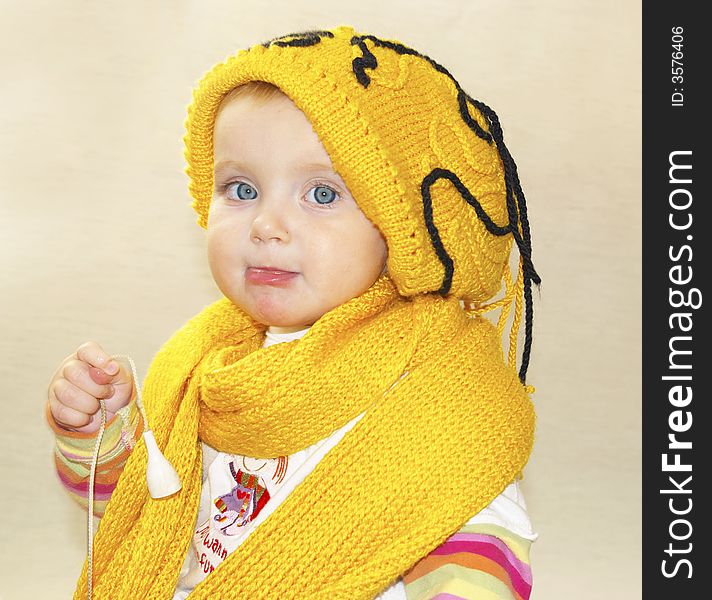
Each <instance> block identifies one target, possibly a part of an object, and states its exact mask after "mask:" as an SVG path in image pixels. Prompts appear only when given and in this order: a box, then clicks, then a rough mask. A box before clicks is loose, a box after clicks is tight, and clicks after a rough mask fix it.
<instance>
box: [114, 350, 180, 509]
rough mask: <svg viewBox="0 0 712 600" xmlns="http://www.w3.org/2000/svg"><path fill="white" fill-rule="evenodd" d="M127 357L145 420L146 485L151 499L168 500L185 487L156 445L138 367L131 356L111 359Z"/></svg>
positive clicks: (139, 406) (121, 355) (118, 355)
mask: <svg viewBox="0 0 712 600" xmlns="http://www.w3.org/2000/svg"><path fill="white" fill-rule="evenodd" d="M121 357H125V358H127V359H128V360H129V362H130V363H131V371H132V373H133V378H134V386H135V390H136V405H137V406H138V409H139V411H140V413H141V417H142V418H143V440H144V442H145V443H146V451H147V452H148V463H147V464H146V483H147V484H148V491H149V493H150V494H151V498H154V499H158V498H166V497H167V496H171V495H173V494H175V493H176V492H177V491H178V490H180V489H181V487H183V486H182V485H181V483H180V477H178V473H176V470H175V469H174V468H173V465H172V464H171V463H170V462H168V459H167V458H166V457H165V456H163V453H162V452H161V449H160V448H159V447H158V444H157V443H156V438H155V437H154V436H153V431H151V428H150V426H149V424H148V417H147V416H146V411H145V410H144V408H143V401H142V400H141V389H140V387H139V385H138V375H137V374H136V365H134V362H133V360H131V357H130V356H127V355H126V354H115V355H113V356H112V357H111V358H121Z"/></svg>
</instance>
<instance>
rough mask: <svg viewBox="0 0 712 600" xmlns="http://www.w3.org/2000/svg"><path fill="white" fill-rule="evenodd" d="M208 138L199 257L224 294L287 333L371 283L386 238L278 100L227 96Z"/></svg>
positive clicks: (300, 118)
mask: <svg viewBox="0 0 712 600" xmlns="http://www.w3.org/2000/svg"><path fill="white" fill-rule="evenodd" d="M213 141H214V152H215V161H214V165H215V191H214V194H213V198H212V201H211V206H210V213H209V218H208V259H209V262H210V269H211V271H212V274H213V278H214V279H215V282H216V283H217V284H218V287H219V288H220V290H221V291H222V292H223V294H225V296H226V297H227V298H229V299H230V300H231V301H232V302H233V303H234V304H236V305H237V306H239V307H240V308H242V309H243V310H245V311H246V312H247V313H248V314H250V315H251V316H252V317H253V318H254V319H255V320H256V321H259V322H261V323H263V324H265V325H270V326H273V327H274V328H281V330H284V331H288V330H290V329H299V328H302V327H306V326H308V325H312V324H313V323H314V322H315V321H316V320H317V319H319V317H321V316H322V315H323V314H324V313H326V312H328V311H329V310H331V309H332V308H334V307H336V306H339V305H340V304H343V303H344V302H346V301H347V300H350V299H351V298H354V297H355V296H358V295H360V294H362V293H363V292H364V291H366V290H367V289H368V288H369V287H370V286H371V285H372V284H373V283H374V282H375V281H376V279H377V278H378V277H379V275H380V274H381V273H382V272H383V269H384V265H385V260H386V256H387V246H386V242H385V240H384V239H383V236H382V235H381V233H380V232H379V231H378V229H377V228H376V226H375V225H373V223H371V221H369V220H368V219H367V218H366V216H365V215H364V214H363V213H362V212H361V210H360V209H359V207H358V205H357V204H356V201H355V200H354V198H353V197H352V196H351V194H350V193H349V190H348V189H347V187H346V185H345V183H344V181H343V180H342V179H341V177H340V176H339V175H338V174H337V173H336V172H335V171H334V168H333V166H332V164H331V160H330V158H329V155H328V154H327V152H326V150H325V149H324V147H323V145H322V144H321V141H320V140H319V138H318V136H317V134H316V133H315V132H314V130H313V129H312V126H311V124H310V123H309V121H308V120H307V118H306V116H305V115H304V113H302V112H301V111H300V110H299V109H298V108H297V107H296V105H294V103H293V102H292V101H291V100H290V99H289V98H288V97H286V96H278V97H277V98H275V99H271V100H269V101H267V102H255V101H254V100H253V99H251V98H249V97H242V98H237V99H233V100H231V101H230V102H229V103H228V104H227V105H225V106H224V107H223V109H222V111H221V113H220V114H219V116H218V118H217V120H216V122H215V129H214V140H213ZM266 268H269V270H267V269H266ZM273 269H278V270H279V272H273V271H272V270H273ZM278 330H279V329H278Z"/></svg>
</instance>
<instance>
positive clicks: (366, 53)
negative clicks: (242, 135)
mask: <svg viewBox="0 0 712 600" xmlns="http://www.w3.org/2000/svg"><path fill="white" fill-rule="evenodd" d="M365 40H371V41H372V42H373V43H374V44H375V45H376V46H380V47H384V48H389V49H390V50H393V51H395V52H397V53H398V54H409V55H412V56H418V57H420V58H422V59H423V60H426V61H427V62H428V63H429V64H430V65H431V66H432V67H433V68H434V69H435V70H436V71H438V72H440V73H443V74H444V75H447V77H449V78H450V80H451V81H452V82H453V84H454V85H455V88H456V89H457V103H458V109H459V112H460V116H461V117H462V119H463V121H464V122H465V123H466V124H467V126H468V127H469V128H470V129H471V130H472V131H473V132H474V133H475V134H476V135H477V137H479V138H481V139H483V140H485V141H486V142H487V143H488V144H492V142H493V141H494V143H495V146H496V148H497V152H498V154H499V157H500V159H501V161H502V164H503V166H504V180H505V187H506V194H507V214H508V216H509V223H508V224H507V225H504V226H502V225H497V224H496V223H495V222H494V221H493V220H492V218H491V217H490V216H489V215H488V214H487V213H486V211H485V210H484V209H483V208H482V205H481V204H480V203H479V201H478V200H477V199H476V198H475V196H474V195H473V194H472V193H471V192H470V190H469V189H468V188H467V186H465V184H463V183H462V181H460V178H459V177H458V176H457V175H456V174H455V173H453V172H452V171H449V170H447V169H441V168H436V169H433V170H432V171H431V172H430V173H428V175H426V176H425V177H424V178H423V181H422V183H421V186H420V191H421V196H422V200H423V216H424V218H425V225H426V228H427V230H428V234H429V235H430V242H431V244H432V246H433V249H434V250H435V253H436V254H437V256H438V259H439V260H440V262H441V264H442V265H443V267H444V269H445V275H444V277H443V282H442V285H441V286H440V289H439V290H438V293H439V294H441V295H446V294H447V293H448V292H449V291H450V287H451V285H452V276H453V272H454V263H453V261H452V258H450V255H449V254H448V253H447V250H446V249H445V246H444V245H443V243H442V240H441V238H440V233H439V232H438V228H437V226H436V225H435V222H434V221H433V206H432V199H431V197H430V188H431V186H432V185H433V184H434V183H435V182H437V181H438V180H439V179H447V180H448V181H450V182H451V183H452V184H453V185H454V186H455V189H457V191H458V192H459V193H460V195H461V196H462V198H463V199H464V200H465V201H466V202H467V203H468V204H469V205H470V206H472V207H473V208H474V209H475V212H476V213H477V217H478V218H479V219H480V221H482V223H484V225H485V227H486V228H487V231H489V232H490V233H491V234H493V235H497V236H502V235H507V234H509V233H511V234H512V236H513V237H514V240H515V242H516V243H517V247H518V249H519V254H520V255H521V257H522V263H523V264H522V275H523V277H524V300H525V317H526V318H525V325H524V332H525V338H524V349H523V351H522V365H521V367H520V370H519V379H520V381H521V382H522V383H526V374H527V369H528V368H529V356H530V354H531V346H532V328H533V321H534V307H533V301H532V290H531V284H532V282H534V283H535V284H536V285H537V286H539V285H540V284H541V278H540V277H539V275H538V273H537V272H536V270H535V269H534V263H533V262H532V244H531V232H530V229H529V219H528V217H527V206H526V199H525V198H524V192H523V191H522V188H521V185H520V182H519V176H518V175H517V165H516V163H515V162H514V159H513V158H512V155H511V154H510V153H509V150H508V149H507V146H506V145H505V143H504V136H503V133H502V128H501V126H500V124H499V117H497V113H495V112H494V110H492V109H491V108H490V107H489V106H487V105H486V104H485V103H484V102H481V101H479V100H475V99H473V98H471V97H470V95H469V94H467V92H465V91H464V90H463V89H462V88H461V87H460V84H459V83H458V82H457V80H456V79H455V78H454V77H453V76H452V75H451V74H450V72H449V71H448V70H447V69H446V68H445V67H443V66H442V65H440V64H438V63H437V62H436V61H434V60H433V59H432V58H430V57H429V56H426V55H424V54H421V53H419V52H418V51H416V50H414V49H412V48H408V47H407V46H404V45H403V44H400V43H396V42H391V41H388V40H381V39H379V38H377V37H376V36H373V35H356V36H353V37H352V38H351V44H352V45H357V46H358V47H359V49H360V50H361V52H362V53H363V56H357V57H356V58H354V59H353V61H352V69H353V72H354V75H355V76H356V80H357V81H358V82H359V83H360V84H361V85H362V86H363V87H364V88H368V86H369V84H370V83H371V78H370V77H369V76H368V73H366V69H370V70H373V69H376V68H377V67H378V61H377V59H376V57H375V55H374V54H373V53H372V52H371V51H370V50H369V48H368V46H367V45H366V42H365ZM470 104H471V105H473V106H474V107H475V108H477V109H478V110H479V111H480V112H481V113H482V114H483V115H484V117H485V119H486V120H487V122H488V123H489V129H490V131H489V132H487V131H485V130H484V129H482V127H481V126H480V124H479V123H478V122H477V121H476V120H475V119H473V118H472V115H470V112H469V109H468V105H470ZM520 224H521V228H522V232H521V234H520V233H519V226H520Z"/></svg>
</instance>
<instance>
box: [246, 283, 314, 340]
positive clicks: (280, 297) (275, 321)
mask: <svg viewBox="0 0 712 600" xmlns="http://www.w3.org/2000/svg"><path fill="white" fill-rule="evenodd" d="M265 287H266V286H265ZM301 300H303V297H301V298H300V297H299V296H296V297H295V296H294V295H291V294H286V293H283V291H282V292H280V291H279V290H265V291H260V292H258V293H255V294H249V296H248V298H247V299H246V301H242V302H235V304H236V305H237V306H238V307H240V308H241V309H242V310H244V311H245V312H246V313H247V314H248V315H250V316H251V317H252V319H254V320H255V321H257V322H258V323H261V324H262V325H265V326H266V327H278V328H283V329H293V330H297V329H303V328H304V327H308V326H309V325H311V324H312V323H314V321H315V320H316V318H318V317H316V318H315V317H314V316H313V314H312V312H311V311H310V310H308V307H306V306H304V305H301V306H300V301H301Z"/></svg>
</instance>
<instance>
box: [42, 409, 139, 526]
mask: <svg viewBox="0 0 712 600" xmlns="http://www.w3.org/2000/svg"><path fill="white" fill-rule="evenodd" d="M46 417H47V422H48V423H49V426H50V427H51V428H52V431H54V434H55V440H56V441H55V446H54V465H55V469H56V471H57V477H58V478H59V481H60V482H61V483H62V486H63V487H64V489H66V490H67V492H68V493H69V495H70V496H71V498H72V499H73V500H75V501H76V502H77V503H79V505H80V506H82V507H84V508H85V509H86V508H87V505H88V496H89V472H90V469H91V462H92V456H93V454H94V445H95V444H96V435H97V434H96V433H80V432H77V431H68V430H66V429H64V428H62V427H60V426H59V425H58V424H57V423H56V422H55V421H54V419H53V417H52V413H51V412H50V410H49V405H48V406H47V409H46ZM142 430H143V422H142V420H141V418H140V413H139V411H138V407H137V406H136V401H135V399H134V400H133V401H132V402H130V403H129V404H127V405H126V406H124V407H123V408H121V409H119V410H118V411H117V412H116V414H115V415H114V416H113V417H112V418H111V420H109V421H108V422H107V424H106V429H105V431H104V435H103V437H102V440H101V446H100V448H99V459H98V461H97V466H96V476H95V478H94V514H95V515H96V516H97V517H101V516H102V515H103V514H104V510H105V509H106V505H107V504H108V502H109V498H110V497H111V493H112V492H113V491H114V488H115V487H116V482H117V481H118V480H119V476H120V475H121V472H122V471H123V468H124V465H125V464H126V461H127V460H128V457H129V455H130V454H131V450H133V447H134V446H135V444H136V440H137V439H138V436H139V435H141V432H142Z"/></svg>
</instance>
